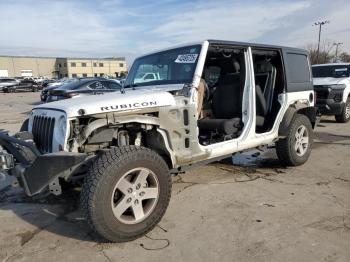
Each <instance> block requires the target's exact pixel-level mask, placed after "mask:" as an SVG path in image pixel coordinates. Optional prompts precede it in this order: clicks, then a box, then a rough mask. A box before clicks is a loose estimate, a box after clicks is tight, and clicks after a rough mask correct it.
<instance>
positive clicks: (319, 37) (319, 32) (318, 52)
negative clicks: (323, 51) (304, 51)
mask: <svg viewBox="0 0 350 262" xmlns="http://www.w3.org/2000/svg"><path fill="white" fill-rule="evenodd" d="M329 23H330V21H328V20H326V21H319V22H316V23H315V24H314V25H315V26H319V28H318V44H317V54H316V61H317V63H318V57H319V55H320V43H321V32H322V26H323V25H325V24H329Z"/></svg>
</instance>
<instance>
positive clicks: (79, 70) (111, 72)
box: [0, 56, 127, 78]
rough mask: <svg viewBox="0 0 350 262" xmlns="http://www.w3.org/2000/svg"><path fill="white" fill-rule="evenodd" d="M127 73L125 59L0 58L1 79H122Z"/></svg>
mask: <svg viewBox="0 0 350 262" xmlns="http://www.w3.org/2000/svg"><path fill="white" fill-rule="evenodd" d="M126 73H127V65H126V61H125V58H124V57H111V58H69V57H67V58H55V57H33V56H0V77H45V78H63V77H101V76H113V77H120V76H123V75H125V74H126Z"/></svg>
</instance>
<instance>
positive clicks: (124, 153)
mask: <svg viewBox="0 0 350 262" xmlns="http://www.w3.org/2000/svg"><path fill="white" fill-rule="evenodd" d="M140 166H141V167H144V168H148V169H149V170H151V171H152V172H153V173H154V174H155V175H156V176H157V179H158V182H159V196H158V201H157V203H156V205H155V207H154V209H153V211H152V212H151V213H150V214H149V216H148V217H146V218H145V220H143V221H141V222H139V223H136V224H125V223H122V222H121V221H119V220H118V219H117V218H116V217H115V216H114V214H113V211H112V207H111V202H110V199H111V197H112V195H113V194H114V193H113V192H114V188H115V185H116V184H117V183H118V181H119V179H121V177H122V176H123V174H125V172H128V171H129V170H132V169H134V168H136V167H140ZM171 186H172V182H171V175H170V172H169V168H168V166H167V164H166V163H165V161H164V160H163V158H162V157H161V156H160V155H158V154H157V153H156V152H154V151H152V150H150V149H147V148H144V147H137V146H124V147H115V148H111V149H110V150H108V151H103V152H102V153H101V154H100V155H99V156H98V157H97V158H96V159H95V160H94V161H93V163H92V165H91V167H90V169H89V171H88V173H87V176H86V178H85V181H84V183H83V187H82V192H81V199H80V201H81V209H82V211H83V213H84V215H85V217H86V220H87V222H88V224H89V225H90V226H91V228H92V229H93V230H94V231H95V232H97V233H98V234H99V235H100V236H102V237H103V238H105V239H106V240H108V241H111V242H126V241H131V240H134V239H136V238H138V237H140V236H142V235H144V234H146V233H147V232H149V231H150V230H152V229H153V228H154V227H155V226H156V225H157V223H158V222H159V221H160V220H161V218H162V217H163V215H164V213H165V211H166V209H167V207H168V204H169V200H170V196H171Z"/></svg>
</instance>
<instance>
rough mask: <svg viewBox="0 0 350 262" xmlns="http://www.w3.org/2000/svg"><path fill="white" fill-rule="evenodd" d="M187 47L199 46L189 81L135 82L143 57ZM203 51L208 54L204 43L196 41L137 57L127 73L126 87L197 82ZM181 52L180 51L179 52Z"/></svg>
mask: <svg viewBox="0 0 350 262" xmlns="http://www.w3.org/2000/svg"><path fill="white" fill-rule="evenodd" d="M185 48H188V49H189V48H199V52H198V57H197V59H196V61H195V63H194V68H193V73H192V77H191V79H189V80H188V81H182V80H178V81H177V80H154V81H146V82H141V83H134V80H135V78H136V73H137V69H138V67H139V64H138V62H139V61H140V60H142V59H145V58H147V57H151V56H154V55H158V54H164V53H167V52H171V51H175V50H181V49H185ZM203 53H204V56H205V55H206V50H205V48H204V46H203V43H196V44H188V45H183V46H178V47H174V48H169V49H166V50H162V51H158V52H154V53H150V54H147V55H144V56H141V57H138V58H136V59H135V61H134V62H133V64H132V66H131V68H130V71H129V73H128V75H127V78H126V80H125V82H124V85H123V86H124V87H139V86H140V87H147V86H162V85H167V86H169V85H179V84H193V83H194V82H195V79H196V74H197V72H198V67H200V66H202V60H203ZM179 54H180V53H179Z"/></svg>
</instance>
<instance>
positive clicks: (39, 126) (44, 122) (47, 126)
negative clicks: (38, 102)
mask: <svg viewBox="0 0 350 262" xmlns="http://www.w3.org/2000/svg"><path fill="white" fill-rule="evenodd" d="M54 128H55V118H53V117H46V116H34V121H33V128H32V133H33V137H34V142H35V144H36V146H37V147H38V149H39V150H40V151H41V152H42V153H51V152H52V140H53V130H54Z"/></svg>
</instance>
